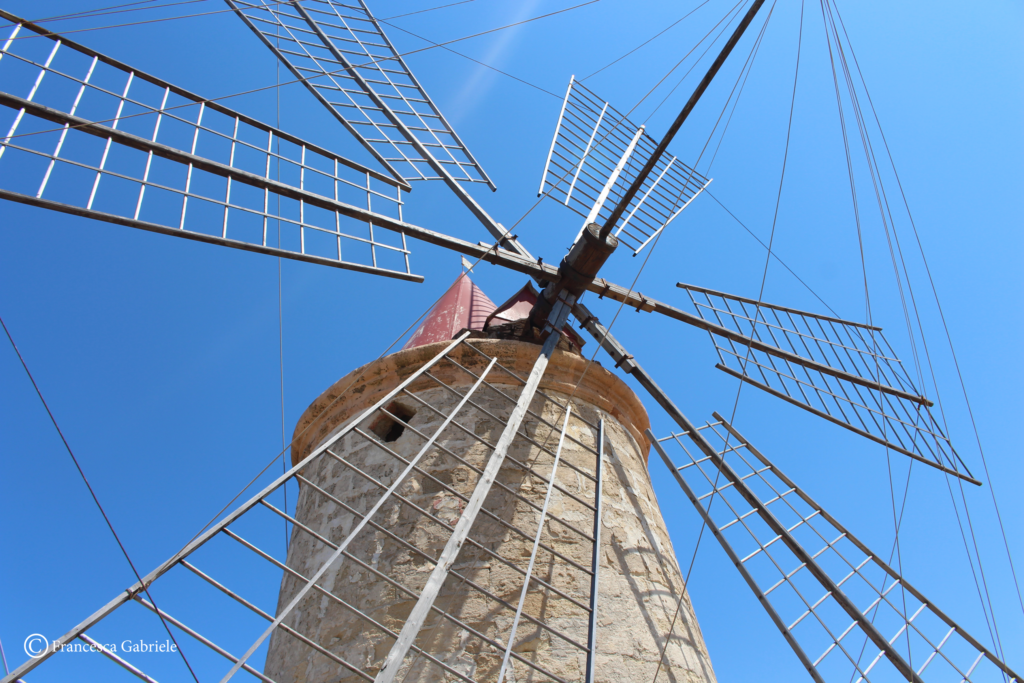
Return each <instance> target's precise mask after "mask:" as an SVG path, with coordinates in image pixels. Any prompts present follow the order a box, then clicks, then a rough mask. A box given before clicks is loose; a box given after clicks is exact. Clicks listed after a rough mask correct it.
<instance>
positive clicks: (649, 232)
mask: <svg viewBox="0 0 1024 683" xmlns="http://www.w3.org/2000/svg"><path fill="white" fill-rule="evenodd" d="M642 130H643V127H642V126H637V125H635V124H634V123H632V122H631V121H630V120H629V119H627V118H626V117H625V116H624V115H622V114H620V113H619V112H618V111H616V110H615V108H614V107H611V106H610V105H609V104H608V103H607V102H604V101H603V100H601V99H600V98H599V97H597V96H596V95H595V94H594V93H592V92H591V91H590V90H588V89H587V88H585V87H584V86H583V85H582V84H580V83H579V82H578V81H576V79H575V77H574V78H572V79H571V80H570V81H569V87H568V89H567V90H566V93H565V100H564V101H563V103H562V110H561V113H560V114H559V117H558V123H557V125H556V126H555V135H554V137H553V139H552V140H551V148H550V150H549V151H548V157H547V160H546V162H545V164H544V173H543V175H542V177H541V182H540V189H539V190H538V195H541V194H544V192H545V191H547V192H548V196H549V197H552V198H554V199H557V200H558V201H560V202H561V203H563V204H565V205H566V206H568V207H569V208H570V209H572V210H573V211H575V212H576V213H578V214H579V215H580V216H584V217H589V220H590V221H595V220H596V222H598V223H603V222H604V221H605V220H606V219H607V218H608V216H609V215H610V214H611V212H612V209H613V208H614V207H615V204H616V202H617V201H618V199H620V198H621V197H622V195H623V194H624V193H625V191H626V189H627V188H628V187H629V186H630V184H631V183H632V182H633V179H634V178H636V176H637V174H638V173H639V172H640V169H641V168H643V165H644V163H645V162H646V161H647V159H648V158H649V157H650V156H651V154H652V153H653V152H654V150H655V148H656V147H657V142H656V141H655V140H654V139H653V138H651V137H650V136H649V135H647V134H646V133H645V132H641V131H642ZM633 144H635V148H634V149H632V153H629V152H630V149H631V145H633ZM624 156H626V157H628V158H627V159H626V165H625V167H624V168H623V169H622V171H621V173H619V174H618V177H617V179H616V180H615V182H614V183H613V186H612V188H611V189H610V192H609V193H608V194H609V197H610V199H612V200H613V201H609V202H604V201H601V200H600V196H601V195H602V190H604V189H605V186H606V184H607V182H608V180H609V179H610V178H612V176H613V175H615V169H616V166H617V165H618V164H619V163H620V161H621V160H622V159H623V157H624ZM710 182H711V181H710V180H708V179H707V178H705V177H704V176H702V175H700V174H699V173H697V172H696V171H694V170H693V169H692V168H690V167H689V166H687V165H686V164H684V163H682V162H681V161H679V160H678V159H677V158H676V157H674V156H672V155H671V154H665V155H664V156H663V157H662V158H661V159H660V160H659V161H658V164H657V165H656V166H655V168H654V171H653V172H652V173H651V175H650V177H649V178H648V179H647V180H646V181H645V183H644V185H643V187H642V188H641V190H640V192H638V193H637V195H636V198H635V199H634V200H633V201H632V202H631V203H630V206H629V208H628V209H627V210H626V212H625V213H624V214H623V218H622V219H621V220H620V222H619V223H617V224H616V228H615V235H616V236H617V237H618V238H619V239H620V240H622V241H623V242H625V243H626V244H627V245H629V247H630V249H633V253H634V255H635V254H637V253H639V252H640V251H641V250H642V249H643V248H644V247H645V246H647V244H649V243H650V242H651V240H653V239H654V238H655V237H656V236H657V235H658V233H660V232H661V231H662V230H664V229H665V228H666V227H668V225H669V224H670V223H671V222H672V221H674V220H675V219H676V217H677V216H678V215H679V213H680V212H681V211H682V210H683V209H685V208H686V206H687V205H688V204H689V203H690V201H692V200H693V198H694V197H696V196H697V195H698V194H700V192H701V191H702V190H703V189H704V188H705V187H707V185H708V183H710ZM595 208H597V209H598V211H597V214H596V216H594V215H593V209H595Z"/></svg>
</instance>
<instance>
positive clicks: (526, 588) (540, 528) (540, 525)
mask: <svg viewBox="0 0 1024 683" xmlns="http://www.w3.org/2000/svg"><path fill="white" fill-rule="evenodd" d="M570 415H572V406H571V405H568V406H566V408H565V421H564V422H562V433H561V435H560V436H559V437H558V448H557V449H556V450H555V462H554V463H553V464H552V465H551V482H554V481H555V476H556V475H557V473H558V462H559V461H560V460H561V459H562V446H563V445H564V444H565V430H566V429H567V428H568V427H569V417H570ZM553 489H554V486H553V485H552V484H550V483H549V484H548V490H547V492H546V493H545V494H544V505H543V507H542V508H541V510H540V519H539V520H538V521H537V534H536V535H535V536H534V539H533V549H532V550H531V551H530V561H529V562H528V563H527V565H526V577H525V578H524V579H523V588H522V590H520V591H519V604H518V605H517V606H516V616H515V617H514V618H513V619H512V630H511V631H510V632H509V634H508V643H507V644H506V645H505V656H504V657H503V658H502V660H501V670H500V671H499V672H498V683H503V681H504V680H505V671H507V670H508V662H509V655H510V654H511V653H512V646H513V645H514V643H515V638H516V630H517V629H518V628H519V619H520V617H522V615H523V606H524V605H525V604H526V596H527V594H529V592H530V578H531V577H532V576H533V567H534V565H535V564H536V562H537V551H538V550H539V549H540V537H541V535H543V533H544V522H545V521H546V518H547V514H548V505H549V504H550V503H551V491H552V490H553Z"/></svg>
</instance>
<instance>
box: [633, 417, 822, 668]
mask: <svg viewBox="0 0 1024 683" xmlns="http://www.w3.org/2000/svg"><path fill="white" fill-rule="evenodd" d="M666 400H668V399H667V398H666ZM677 411H678V409H677ZM679 414H680V415H682V413H679ZM683 419H684V420H685V419H686V418H685V417H684V418H683ZM645 433H646V435H647V438H648V439H649V440H650V442H651V445H652V446H653V447H654V450H655V451H657V452H658V455H659V456H661V460H662V462H664V463H665V466H666V467H667V468H668V470H669V472H671V473H672V476H673V477H674V478H675V480H676V483H677V484H679V488H681V489H682V490H683V493H685V494H686V497H687V498H689V499H690V502H691V503H693V506H694V507H695V508H696V509H697V512H698V513H699V514H700V516H701V518H702V519H703V520H704V524H706V525H707V527H708V530H709V531H711V533H712V534H713V535H714V537H715V538H717V539H718V542H719V543H720V544H721V545H722V549H723V550H725V554H726V555H728V556H729V560H730V561H731V562H732V563H733V565H734V566H735V567H736V569H737V570H739V572H740V575H741V576H742V577H743V580H744V581H746V582H747V585H748V586H750V590H752V591H754V596H755V597H756V598H757V600H758V602H760V603H761V605H762V606H763V607H764V609H765V611H766V612H768V616H769V617H770V618H771V620H772V622H773V623H774V624H775V626H777V627H778V629H779V631H780V632H781V633H782V637H783V638H785V639H786V642H787V643H789V645H790V647H792V648H793V652H794V653H796V656H797V658H798V659H799V660H800V663H801V664H803V665H804V668H805V669H807V673H809V674H810V675H811V678H812V679H814V681H815V683H825V679H823V678H822V677H821V675H820V674H819V673H818V672H817V670H815V668H814V664H813V663H812V662H811V660H810V658H809V657H808V656H807V653H805V652H804V650H803V648H802V647H800V644H799V643H798V642H796V638H794V637H793V634H792V633H790V632H789V629H788V628H786V624H785V622H783V621H782V617H780V616H779V613H778V612H776V611H775V607H773V606H772V604H771V603H770V602H768V598H767V597H766V596H765V594H764V593H763V592H762V591H761V589H760V588H759V587H758V585H757V582H756V581H755V580H754V578H753V577H752V576H751V575H750V572H748V571H747V568H746V566H745V565H744V564H743V561H742V560H740V558H739V556H737V555H736V551H734V550H733V549H732V546H731V545H729V542H728V541H726V540H725V537H724V536H722V532H721V530H719V528H718V525H717V524H715V522H714V520H713V519H712V518H711V515H710V513H709V512H708V511H707V510H705V509H704V506H703V505H701V504H700V501H698V500H697V496H696V494H694V492H693V490H692V489H691V488H690V485H689V484H687V483H686V480H685V479H683V476H682V475H681V474H680V473H679V470H678V469H677V468H676V465H675V463H673V462H672V459H671V458H670V457H669V455H668V453H666V452H665V449H664V448H662V446H661V443H659V442H658V440H657V439H656V438H655V437H654V434H653V433H651V430H650V429H648V430H647V431H646V432H645Z"/></svg>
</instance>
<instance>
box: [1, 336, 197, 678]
mask: <svg viewBox="0 0 1024 683" xmlns="http://www.w3.org/2000/svg"><path fill="white" fill-rule="evenodd" d="M0 327H3V329H4V334H6V335H7V340H8V341H9V342H11V348H13V349H14V353H15V354H17V356H18V360H19V361H20V362H21V367H22V368H23V369H24V370H25V374H26V375H28V379H29V382H31V383H32V388H33V389H35V392H36V396H38V397H39V401H40V403H42V404H43V408H44V409H46V414H47V415H48V416H49V418H50V422H51V423H53V428H54V429H56V430H57V435H58V436H59V437H60V440H61V442H62V443H63V444H64V448H65V450H67V452H68V455H70V456H71V461H72V462H73V463H74V464H75V469H77V470H78V474H79V476H81V477H82V481H83V482H85V487H86V488H87V489H88V490H89V495H90V496H91V497H92V501H93V503H95V504H96V508H97V509H98V510H99V511H100V515H102V516H103V521H104V522H106V524H107V528H108V529H110V533H111V535H112V536H113V537H114V540H115V541H116V542H117V546H118V547H119V548H120V549H121V554H123V555H124V559H125V560H127V561H128V566H129V567H131V570H132V573H133V574H134V575H135V578H136V580H138V582H139V584H140V585H141V586H142V590H143V591H144V592H145V593H146V597H148V598H149V602H150V603H151V604H152V605H153V609H154V611H156V614H157V616H158V617H159V618H160V623H161V624H163V626H164V630H166V631H167V635H168V636H169V637H170V639H171V641H172V642H173V643H174V645H175V646H176V647H177V649H178V654H179V655H181V659H182V661H183V662H185V666H186V667H187V668H188V672H189V674H191V676H192V679H193V680H194V681H195V682H196V683H199V679H198V678H197V677H196V673H195V671H193V670H192V665H191V664H189V661H188V659H187V658H186V657H185V653H184V652H183V651H182V649H181V646H180V645H178V641H177V639H176V638H175V637H174V634H173V633H172V632H171V627H170V626H169V625H168V623H167V621H166V620H165V619H164V615H163V613H162V612H161V611H160V609H159V608H158V607H157V604H156V600H154V599H153V596H152V595H151V594H150V592H149V586H147V585H145V584H144V583H143V582H142V576H140V575H139V572H138V570H137V569H136V568H135V563H134V562H132V558H131V557H129V556H128V550H127V549H125V547H124V544H123V543H122V542H121V537H120V536H118V535H117V532H116V531H115V530H114V524H113V523H112V522H111V521H110V517H108V516H107V512H106V510H104V509H103V505H101V504H100V499H99V498H98V497H97V495H96V492H95V491H94V490H93V488H92V484H90V483H89V478H88V477H86V476H85V470H83V469H82V465H81V464H79V462H78V458H77V457H76V456H75V453H74V451H72V450H71V445H70V444H69V443H68V440H67V439H66V438H65V437H64V432H63V431H62V430H61V428H60V425H59V424H57V418H56V417H54V415H53V411H51V410H50V406H49V404H48V403H47V402H46V399H45V398H43V392H42V390H40V388H39V385H38V384H36V380H35V377H33V376H32V372H31V371H30V370H29V369H28V363H26V362H25V358H24V357H23V356H22V355H21V351H20V350H19V349H18V345H17V344H15V343H14V337H12V336H11V331H10V330H8V329H7V324H6V323H5V322H4V320H3V317H0ZM6 665H7V663H6V657H5V658H4V667H5V668H6Z"/></svg>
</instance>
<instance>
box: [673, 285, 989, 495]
mask: <svg viewBox="0 0 1024 683" xmlns="http://www.w3.org/2000/svg"><path fill="white" fill-rule="evenodd" d="M676 286H677V287H679V288H680V289H683V290H684V291H686V293H687V294H688V295H689V297H690V301H691V303H692V304H693V306H694V308H695V309H696V310H697V312H698V314H699V315H700V317H701V319H703V320H705V321H708V322H712V323H715V325H716V327H715V328H712V329H709V330H708V334H709V335H710V337H711V340H712V342H713V343H714V345H715V350H716V351H717V352H718V357H719V361H720V362H719V364H718V365H716V366H715V367H717V368H718V369H719V370H722V371H723V372H725V373H727V374H729V375H732V376H733V377H736V378H737V379H740V380H743V381H744V382H747V383H748V384H751V385H753V386H756V387H757V388H759V389H761V390H763V391H766V392H768V393H770V394H772V395H773V396H776V397H778V398H781V399H783V400H784V401H787V402H788V403H792V404H793V405H796V406H799V407H800V408H803V409H804V410H807V411H808V412H810V413H812V414H814V415H817V416H818V417H822V418H824V419H826V420H828V421H829V422H833V423H835V424H838V425H840V426H842V427H845V428H846V429H849V430H850V431H852V432H854V433H856V434H860V435H861V436H863V437H866V438H868V439H870V440H872V441H874V442H876V443H880V444H882V445H884V446H885V447H886V448H890V449H892V450H894V451H896V452H898V453H902V454H903V455H906V456H908V457H910V458H913V459H914V460H917V461H918V462H922V463H924V464H926V465H929V466H931V467H934V468H936V469H939V470H941V471H943V472H946V473H947V474H951V475H953V476H955V477H959V478H961V479H963V480H964V481H968V482H970V483H972V484H975V485H978V486H980V485H981V482H980V481H978V480H977V479H976V478H975V477H974V476H973V475H972V474H971V472H970V470H969V469H968V468H967V465H966V464H965V463H964V462H963V460H961V459H960V456H959V455H958V454H957V452H956V450H955V449H954V448H953V446H952V444H951V443H950V441H949V438H948V437H947V436H946V435H945V433H944V432H943V430H942V427H941V426H940V425H939V423H938V421H937V420H936V419H935V416H934V415H932V414H931V411H930V410H929V407H930V406H931V405H932V404H931V401H928V400H927V399H926V398H925V397H923V396H921V394H920V392H919V391H918V389H917V387H916V386H915V385H914V381H913V379H911V377H910V375H909V373H908V372H907V370H906V368H904V367H903V363H902V362H901V361H900V359H899V358H897V357H896V353H895V351H893V349H892V346H891V345H890V344H889V342H888V340H887V339H886V338H885V335H884V334H883V333H882V328H880V327H874V326H871V325H866V324H863V323H857V322H852V321H849V320H842V319H840V318H834V317H830V316H824V315H819V314H817V313H810V312H808V311H801V310H797V309H795V308H788V307H785V306H777V305H774V304H770V303H766V302H763V301H757V300H755V299H749V298H747V297H741V296H736V295H734V294H727V293H725V292H719V291H716V290H713V289H708V288H706V287H698V286H696V285H688V284H683V283H681V282H680V283H678V284H677V285H676ZM723 329H727V330H731V331H732V332H733V333H734V335H732V336H730V337H725V336H723V335H721V334H720V333H719V331H720V330H723ZM747 340H749V341H747ZM751 342H759V345H758V346H757V347H756V348H755V347H754V346H753V344H752V343H751ZM780 352H783V353H780ZM830 369H839V370H842V371H843V372H844V373H847V375H846V376H838V377H837V376H835V375H834V374H832V373H831V372H829V370H830Z"/></svg>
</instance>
